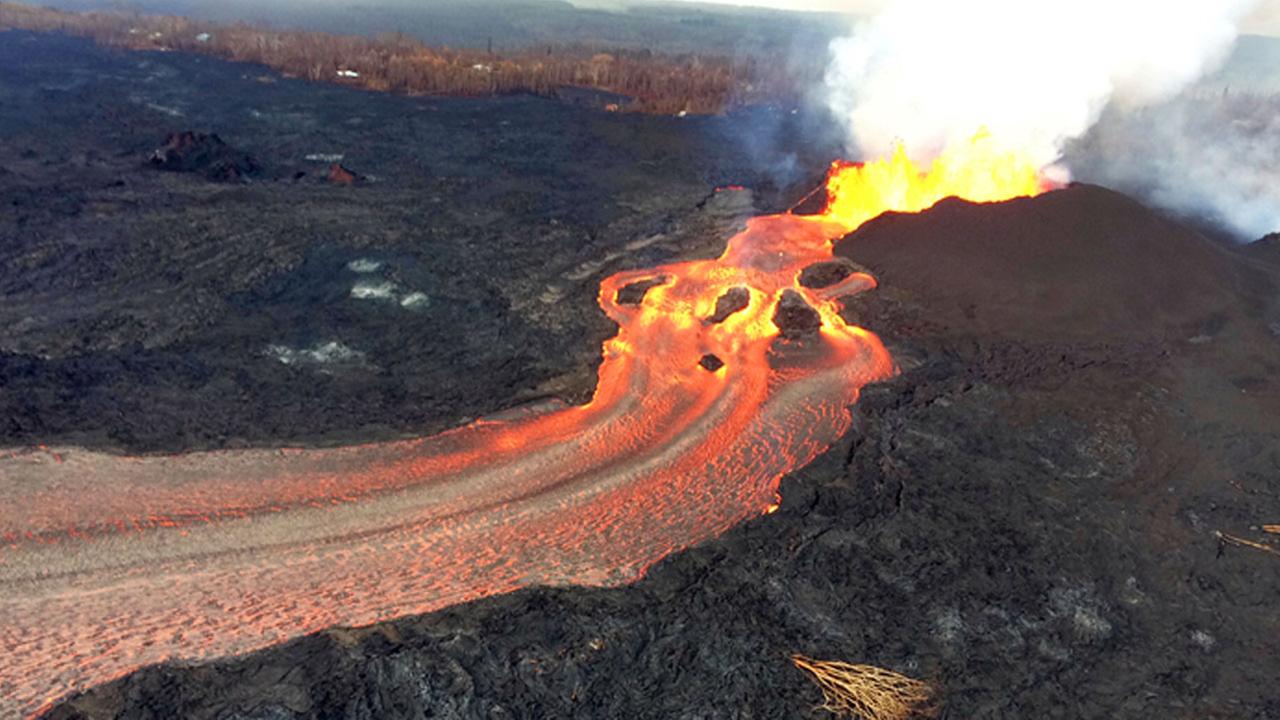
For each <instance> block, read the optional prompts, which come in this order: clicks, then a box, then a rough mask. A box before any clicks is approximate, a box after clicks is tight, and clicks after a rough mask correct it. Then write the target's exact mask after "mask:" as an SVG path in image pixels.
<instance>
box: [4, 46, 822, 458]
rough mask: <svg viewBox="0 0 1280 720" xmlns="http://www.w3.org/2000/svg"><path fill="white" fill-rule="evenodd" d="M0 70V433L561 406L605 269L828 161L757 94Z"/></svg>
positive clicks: (40, 54)
mask: <svg viewBox="0 0 1280 720" xmlns="http://www.w3.org/2000/svg"><path fill="white" fill-rule="evenodd" d="M0 63H2V64H3V67H4V68H5V71H4V72H3V73H0V136H2V137H3V138H4V142H3V143H0V209H2V211H0V241H2V242H0V296H2V297H3V302H2V303H0V446H9V445H23V444H35V443H46V444H57V443H74V444H78V445H84V446H89V447H94V448H104V449H112V450H127V451H160V452H163V451H177V450H188V449H203V448H219V447H238V446H240V447H242V446H249V445H256V446H271V445H279V444H282V443H293V444H299V443H301V444H317V443H323V444H336V443H344V442H354V441H368V440H375V439H379V438H389V437H396V436H402V435H406V434H413V435H417V434H423V433H429V432H435V431H438V430H441V429H444V428H447V427H451V426H455V425H457V424H459V423H462V422H465V421H466V420H468V419H471V418H474V417H477V416H480V415H483V414H485V413H489V412H494V411H497V410H501V409H504V408H507V407H510V406H512V405H514V404H519V403H523V402H531V401H536V400H539V399H543V398H547V397H552V396H554V397H560V398H562V399H564V400H567V401H570V402H580V401H582V400H584V399H586V398H587V397H589V396H590V393H591V390H592V388H593V386H594V382H595V367H596V365H597V364H598V363H599V358H600V352H601V343H602V341H603V340H604V339H605V338H607V337H609V336H610V335H612V334H613V332H614V331H615V328H614V326H613V325H612V323H610V322H609V321H608V320H607V319H606V318H605V317H604V315H603V314H602V313H601V312H600V311H599V308H598V307H597V306H596V302H595V301H596V295H597V292H598V288H599V282H600V280H601V279H602V278H603V277H605V276H606V275H608V274H609V273H612V272H615V271H617V270H621V269H627V268H636V267H647V266H650V265H654V264H657V263H661V262H664V261H668V260H672V259H676V258H685V257H694V256H705V255H708V254H714V253H718V252H719V250H720V248H721V245H722V243H723V240H724V237H725V234H726V233H730V232H731V231H732V229H734V228H736V227H738V226H739V225H740V223H741V222H742V221H743V220H744V219H745V218H747V217H750V216H751V215H754V214H757V213H759V212H764V211H772V210H776V209H780V208H783V207H785V206H786V205H788V204H789V203H790V202H792V201H793V200H794V199H795V197H798V196H799V195H803V194H804V193H805V192H807V190H808V189H809V188H811V187H812V186H814V185H815V184H817V183H818V182H819V181H820V179H821V173H822V169H823V164H824V163H825V162H826V161H827V160H828V159H829V157H830V156H831V155H832V154H833V153H834V152H835V150H834V145H832V144H830V143H828V144H826V145H824V144H823V143H821V142H816V141H815V140H816V138H815V137H814V135H813V134H812V133H805V132H801V131H799V130H797V129H796V127H794V126H796V125H797V124H798V123H799V122H800V120H798V119H797V116H792V115H790V114H785V113H778V112H773V111H768V110H758V111H750V112H742V113H736V114H733V115H730V116H727V117H684V118H677V117H652V116H639V115H628V114H618V113H606V112H601V111H597V110H592V109H588V108H583V107H577V106H573V105H571V104H568V103H563V102H557V101H554V100H546V99H540V98H534V97H528V96H512V97H501V98H486V99H459V98H408V97H400V96H394V95H387V94H378V93H371V92H364V91H360V90H354V89H350V88H343V87H337V86H331V85H323V84H312V83H307V82H303V81H300V80H291V79H288V78H283V77H281V76H279V75H278V74H276V73H274V72H272V71H269V70H267V69H265V68H261V67H257V66H253V65H240V64H232V63H226V62H221V61H217V60H213V59H209V58H201V57H195V56H186V55H182V54H178V53H118V52H111V51H108V50H104V49H100V48H96V47H94V46H93V45H92V44H90V43H87V42H85V41H81V40H74V39H69V38H65V37H61V36H57V35H39V34H32V33H23V32H9V33H4V34H3V35H0ZM214 136H216V141H215V140H214V139H213V138H214ZM775 140H776V143H775ZM795 153H800V154H801V157H802V158H804V162H802V163H798V164H797V162H796V157H795ZM335 164H340V165H341V166H342V167H345V168H349V169H350V172H352V173H353V174H356V175H358V176H359V178H360V181H359V182H358V183H356V184H353V185H340V184H334V183H332V182H330V181H329V175H330V173H331V167H332V166H333V165H335ZM796 166H803V167H810V168H813V171H812V172H811V173H809V174H808V175H805V174H804V173H799V172H795V171H794V170H792V169H791V168H793V167H796ZM184 170H185V171H186V172H184ZM722 186H725V187H727V186H745V187H748V188H751V190H750V191H725V192H721V193H716V192H715V190H716V189H717V188H718V187H722Z"/></svg>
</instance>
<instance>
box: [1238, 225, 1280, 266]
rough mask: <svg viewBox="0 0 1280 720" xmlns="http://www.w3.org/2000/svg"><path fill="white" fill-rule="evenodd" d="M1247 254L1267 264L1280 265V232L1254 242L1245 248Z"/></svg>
mask: <svg viewBox="0 0 1280 720" xmlns="http://www.w3.org/2000/svg"><path fill="white" fill-rule="evenodd" d="M1245 252H1246V253H1248V254H1249V255H1252V256H1253V257H1256V258H1258V259H1260V260H1263V261H1265V262H1271V263H1277V264H1280V232H1277V233H1271V234H1270V235H1267V236H1265V237H1263V238H1260V239H1258V240H1254V241H1253V242H1251V243H1249V244H1248V245H1246V246H1245Z"/></svg>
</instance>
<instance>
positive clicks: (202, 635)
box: [0, 137, 1041, 716]
mask: <svg viewBox="0 0 1280 720" xmlns="http://www.w3.org/2000/svg"><path fill="white" fill-rule="evenodd" d="M1040 189H1041V186H1040V181H1039V179H1038V178H1037V175H1036V172H1035V169H1034V166H1032V165H1031V164H1029V163H1026V162H1023V161H1021V160H1020V159H1019V158H1017V157H1014V156H1007V155H1002V154H1000V153H997V152H996V151H995V150H994V149H992V147H991V146H990V145H989V143H988V141H987V140H986V139H985V138H981V137H980V138H976V139H975V140H974V141H973V142H972V143H971V144H970V145H968V146H966V147H963V148H961V149H959V150H958V151H957V152H954V153H952V154H950V155H944V156H943V157H942V158H939V159H938V160H937V161H936V162H935V164H934V165H933V167H932V168H931V169H930V170H929V171H928V172H921V171H920V170H918V169H917V168H916V167H914V166H913V165H912V164H911V163H910V161H908V160H907V159H906V157H905V155H903V154H899V155H897V156H895V157H892V158H888V159H885V160H883V161H880V162H876V163H870V164H866V165H853V164H845V163H837V164H835V165H834V166H833V168H832V171H831V173H830V175H829V177H828V182H827V190H828V201H827V205H826V208H825V210H824V211H823V212H822V213H821V214H819V215H815V216H801V215H794V214H782V215H773V216H765V217H758V218H755V219H753V220H751V221H749V223H748V226H747V228H746V230H745V231H743V232H741V233H740V234H738V235H736V236H734V237H733V238H731V239H730V240H729V241H728V245H727V247H726V248H725V250H724V252H723V254H722V255H721V256H720V257H718V258H716V259H714V260H708V261H692V262H683V263H677V264H671V265H665V266H661V267H655V268H648V269H643V270H633V271H626V272H621V273H617V274H615V275H613V276H611V277H609V278H608V279H606V280H605V281H604V282H603V284H602V285H601V288H600V296H599V303H600V307H601V308H602V309H603V310H604V312H605V313H606V314H607V315H608V316H609V317H610V318H611V319H612V320H613V321H614V322H616V323H617V325H618V333H617V335H616V336H615V337H614V338H612V339H610V340H609V341H607V342H606V343H605V346H604V359H603V363H602V364H601V366H600V370H599V379H598V385H597V389H596V393H595V395H594V397H593V398H592V400H591V401H590V402H589V403H587V404H586V405H583V406H577V407H558V408H541V409H530V410H520V411H512V412H510V413H507V414H505V415H501V416H496V417H490V418H486V419H483V420H480V421H476V422H474V423H472V424H470V425H467V426H465V427H461V428H458V429H456V430H453V431H450V432H446V433H443V434H440V435H437V436H433V437H428V438H423V439H418V440H411V441H401V442H389V443H383V444H373V445H362V446H355V447H345V448H337V449H307V450H303V449H279V450H243V451H217V452H205V453H192V454H185V455H172V456H141V457H120V456H111V455H106V454H99V453H94V452H89V451H85V450H77V449H74V448H40V449H38V450H32V451H29V452H15V453H11V454H9V455H8V456H6V457H4V458H2V459H0V500H2V502H0V538H2V539H3V545H0V645H2V646H3V647H5V648H6V649H7V652H6V653H5V654H4V656H3V657H2V658H0V678H2V680H0V683H2V684H3V685H2V686H0V697H3V705H2V706H0V714H3V715H5V716H9V715H13V714H19V713H20V714H26V715H30V714H32V713H37V712H40V711H41V710H42V709H44V708H48V707H50V706H51V705H52V704H54V703H56V702H57V701H58V700H59V699H61V698H63V697H65V696H67V695H68V694H70V693H73V692H76V691H79V690H83V689H84V688H87V687H89V686H92V685H96V684H100V683H103V682H106V681H109V680H111V679H113V678H116V677H119V676H121V675H124V674H126V673H129V672H130V671H132V670H135V669H137V668H139V667H142V666H144V665H149V664H154V663H158V662H162V661H168V660H186V661H198V660H203V659H209V658H215V657H219V656H225V655H230V654H236V653H245V652H248V651H251V650H255V649H259V648H263V647H266V646H269V645H272V644H276V643H280V642H282V641H285V640H287V639H290V638H293V637H297V636H300V635H303V634H307V633H311V632H315V631H318V630H321V629H324V628H327V627H331V626H335V625H364V624H370V623H374V622H378V621H382V620H387V619H391V618H396V617H400V616H404V615H409V614H416V613H424V612H427V611H430V610H433V609H437V608H441V607H444V606H447V605H451V604H455V603H460V602H464V601H467V600H471V599H475V598H478V597H483V596H487V595H493V594H496V593H503V592H507V591H511V590H514V589H517V588H520V587H525V586H529V585H566V584H579V585H616V584H621V583H627V582H629V581H633V580H635V579H637V578H638V577H640V576H641V575H642V574H643V573H644V571H645V569H646V568H647V567H649V566H650V565H652V564H653V563H654V562H656V561H657V560H659V559H660V558H662V557H664V556H666V555H668V554H670V553H672V552H674V551H677V550H680V549H682V548H686V547H688V546H690V545H693V544H695V543H698V542H700V541H703V540H706V539H708V538H711V537H713V536H715V535H717V534H719V533H722V532H724V531H725V530H727V529H728V528H730V527H732V526H734V525H735V524H737V523H739V522H741V521H742V520H744V519H746V518H748V517H751V516H754V515H758V514H760V513H763V512H767V511H769V510H770V509H771V508H772V507H774V503H775V502H776V490H777V484H778V481H779V478H780V477H781V476H783V475H784V474H786V473H788V472H790V471H792V470H794V469H796V468H798V467H800V466H803V465H805V464H807V463H808V462H810V461H811V460H812V459H813V458H815V457H816V456H817V455H818V454H820V453H821V452H823V451H824V450H826V449H827V448H828V447H829V446H830V445H831V444H832V443H833V442H834V441H835V440H836V439H837V438H839V437H840V436H841V435H842V434H843V433H844V432H845V431H846V430H847V429H848V427H849V424H850V414H849V411H848V406H850V405H851V404H852V403H854V402H855V401H856V400H857V397H858V394H859V390H860V389H861V388H862V387H863V386H865V385H866V384H868V383H871V382H874V381H878V380H883V379H886V378H888V377H890V376H891V375H892V374H893V373H894V364H893V361H892V359H891V358H890V356H889V354H888V352H887V351H886V350H885V348H884V347H883V346H882V345H881V343H880V341H879V339H878V338H877V337H875V336H874V335H873V334H871V333H870V332H867V331H866V330H864V329H861V328H858V327H853V326H850V325H847V324H846V323H845V322H844V321H843V320H842V319H841V317H840V315H839V303H840V302H842V299H844V298H848V297H850V296H852V295H855V294H857V293H861V292H865V291H869V290H872V289H874V288H875V286H876V281H875V279H874V278H872V277H871V276H870V275H868V274H866V273H865V272H861V271H859V270H858V269H857V268H856V267H853V266H852V265H851V264H848V263H847V261H846V262H845V263H844V264H843V265H842V264H841V263H839V262H836V261H833V256H832V241H834V240H836V239H838V238H841V237H843V236H845V235H846V234H848V233H849V232H851V231H852V230H854V229H856V228H858V227H859V226H861V225H862V224H863V223H864V222H866V221H867V220H869V219H871V218H873V217H875V216H877V215H879V214H881V213H882V212H884V211H887V210H897V211H918V210H922V209H925V208H928V207H930V206H932V205H933V204H934V203H936V202H937V201H938V200H940V199H942V198H944V197H949V196H959V197H961V198H965V199H968V200H973V201H995V200H1003V199H1007V198H1012V197H1019V196H1027V195H1034V194H1036V193H1037V192H1039V190H1040Z"/></svg>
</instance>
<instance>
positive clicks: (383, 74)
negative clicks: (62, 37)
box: [0, 2, 801, 114]
mask: <svg viewBox="0 0 1280 720" xmlns="http://www.w3.org/2000/svg"><path fill="white" fill-rule="evenodd" d="M6 29H21V30H36V31H59V32H64V33H68V34H71V35H78V36H82V37H88V38H92V39H93V40H95V41H96V42H98V43H100V44H102V45H106V46H110V47H119V48H127V49H132V50H178V51H183V52H194V53H201V54H205V55H212V56H215V57H219V58H224V59H228V60H235V61H241V62H251V63H261V64H263V65H266V66H268V67H271V68H274V69H276V70H279V71H280V72H282V73H284V74H285V75H289V76H293V77H300V78H306V79H309V80H318V81H327V82H341V83H343V84H351V85H357V86H360V87H365V88H368V89H370V90H382V91H392V92H402V93H408V94H424V95H463V96H485V95H500V94H510V93H533V94H537V95H547V96H550V95H554V94H555V93H556V92H557V91H558V90H559V89H560V88H563V87H566V86H569V87H580V88H590V89H594V90H600V91H605V92H608V93H617V94H619V95H624V96H626V97H627V98H630V99H631V100H630V101H629V102H620V103H618V107H617V108H616V109H619V110H629V111H638V112H648V113H664V114H675V113H680V112H689V113H705V114H714V113H721V112H724V111H726V110H728V109H731V108H733V107H735V106H740V105H747V104H755V103H790V102H794V100H795V98H796V96H797V88H799V87H801V84H800V81H799V80H798V78H797V77H796V75H797V73H796V72H795V70H794V69H792V68H788V67H783V66H782V65H784V64H783V63H773V62H762V61H760V60H758V59H746V60H741V59H739V60H730V59H728V58H724V57H718V56H702V55H663V54H659V53H653V52H649V51H644V50H641V51H636V50H630V51H626V50H624V51H617V52H602V51H601V49H600V48H592V47H584V46H575V45H561V46H543V47H539V48H536V49H532V48H530V49H525V50H520V51H516V52H503V53H497V54H495V53H490V52H486V51H483V50H451V49H447V48H431V47H427V46H425V45H423V44H422V43H420V42H418V41H417V40H414V39H412V38H409V37H406V36H404V35H402V34H383V35H378V36H376V37H372V38H370V37H361V36H347V35H331V34H328V33H321V32H307V31H299V30H272V29H269V28H264V27H258V26H254V25H248V24H244V23H236V24H233V25H223V24H218V23H210V22H201V21H196V20H189V19H186V18H182V17H171V16H161V15H140V14H132V13H118V12H88V13H73V12H64V11H60V10H54V9H50V8H43V7H32V6H28V5H21V4H18V3H8V2H0V30H6ZM610 109H614V107H613V106H610Z"/></svg>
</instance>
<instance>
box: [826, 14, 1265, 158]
mask: <svg viewBox="0 0 1280 720" xmlns="http://www.w3.org/2000/svg"><path fill="white" fill-rule="evenodd" d="M1254 4H1256V3H1255V2H1254V0H1056V1H1052V2H1050V1H1047V0H894V1H892V2H890V4H889V5H888V7H887V8H886V9H885V10H884V11H882V12H881V13H880V14H878V15H877V16H876V17H874V18H873V19H872V20H871V21H870V23H869V24H867V25H866V26H864V27H862V28H861V29H860V30H859V31H858V32H856V33H855V34H854V35H853V36H852V37H848V38H844V39H840V40H837V41H835V42H834V43H832V54H833V56H834V57H833V61H832V64H831V66H830V67H829V68H828V71H827V76H826V85H827V98H828V104H829V105H830V107H831V108H832V110H833V111H834V112H835V114H836V116H837V117H838V118H840V119H841V121H842V122H844V123H845V125H846V129H847V133H848V142H849V144H850V147H851V148H854V149H857V150H860V151H861V152H862V153H864V154H867V155H879V154H883V153H885V152H888V151H889V150H891V149H892V148H893V146H894V145H895V143H898V142H901V143H902V144H903V145H904V146H905V148H906V149H907V152H908V153H909V154H910V155H911V156H912V157H913V158H914V159H916V160H928V159H931V158H932V157H933V156H935V155H936V154H937V153H938V152H939V151H941V150H942V149H943V148H944V147H946V146H947V145H948V144H950V143H954V142H957V141H962V140H967V139H968V138H970V137H972V136H973V135H974V134H975V133H977V132H978V131H979V130H981V129H982V128H984V127H985V128H987V129H988V130H990V131H991V134H992V136H993V137H994V138H995V139H996V141H997V142H999V143H1001V144H1003V145H1005V146H1008V147H1009V148H1011V149H1017V150H1020V151H1023V152H1026V153H1028V154H1029V155H1030V157H1031V158H1032V159H1033V160H1036V161H1038V162H1039V163H1041V164H1044V165H1048V164H1050V163H1053V162H1055V161H1056V160H1057V159H1058V158H1059V157H1060V156H1061V153H1062V148H1063V145H1064V143H1065V142H1066V141H1067V140H1068V139H1071V138H1074V137H1078V136H1080V135H1082V134H1083V133H1084V132H1085V131H1087V130H1088V129H1089V128H1090V126H1092V125H1093V124H1094V122H1096V121H1097V119H1098V117H1099V115H1100V114H1101V113H1102V111H1103V109H1104V108H1105V107H1106V106H1107V104H1108V103H1110V102H1113V101H1114V102H1117V103H1122V104H1125V105H1127V106H1140V105H1144V104H1148V103H1152V102H1158V101H1162V100H1166V99H1168V98H1170V97H1172V96H1173V95H1175V94H1176V93H1177V92H1178V91H1179V90H1181V89H1182V88H1184V87H1185V86H1187V85H1188V84H1189V83H1191V82H1193V81H1194V80H1196V79H1197V78H1198V77H1200V76H1201V75H1202V74H1203V73H1205V72H1206V71H1208V70H1210V69H1212V68H1213V67H1214V66H1216V65H1217V64H1219V63H1220V62H1221V61H1222V60H1223V59H1224V58H1225V56H1226V54H1227V53H1228V52H1229V50H1230V49H1231V46H1232V43H1233V41H1234V40H1235V37H1236V35H1237V22H1238V21H1239V20H1240V19H1241V17H1242V16H1243V15H1244V14H1245V13H1246V12H1247V11H1248V10H1249V9H1250V8H1251V7H1252V6H1253V5H1254Z"/></svg>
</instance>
